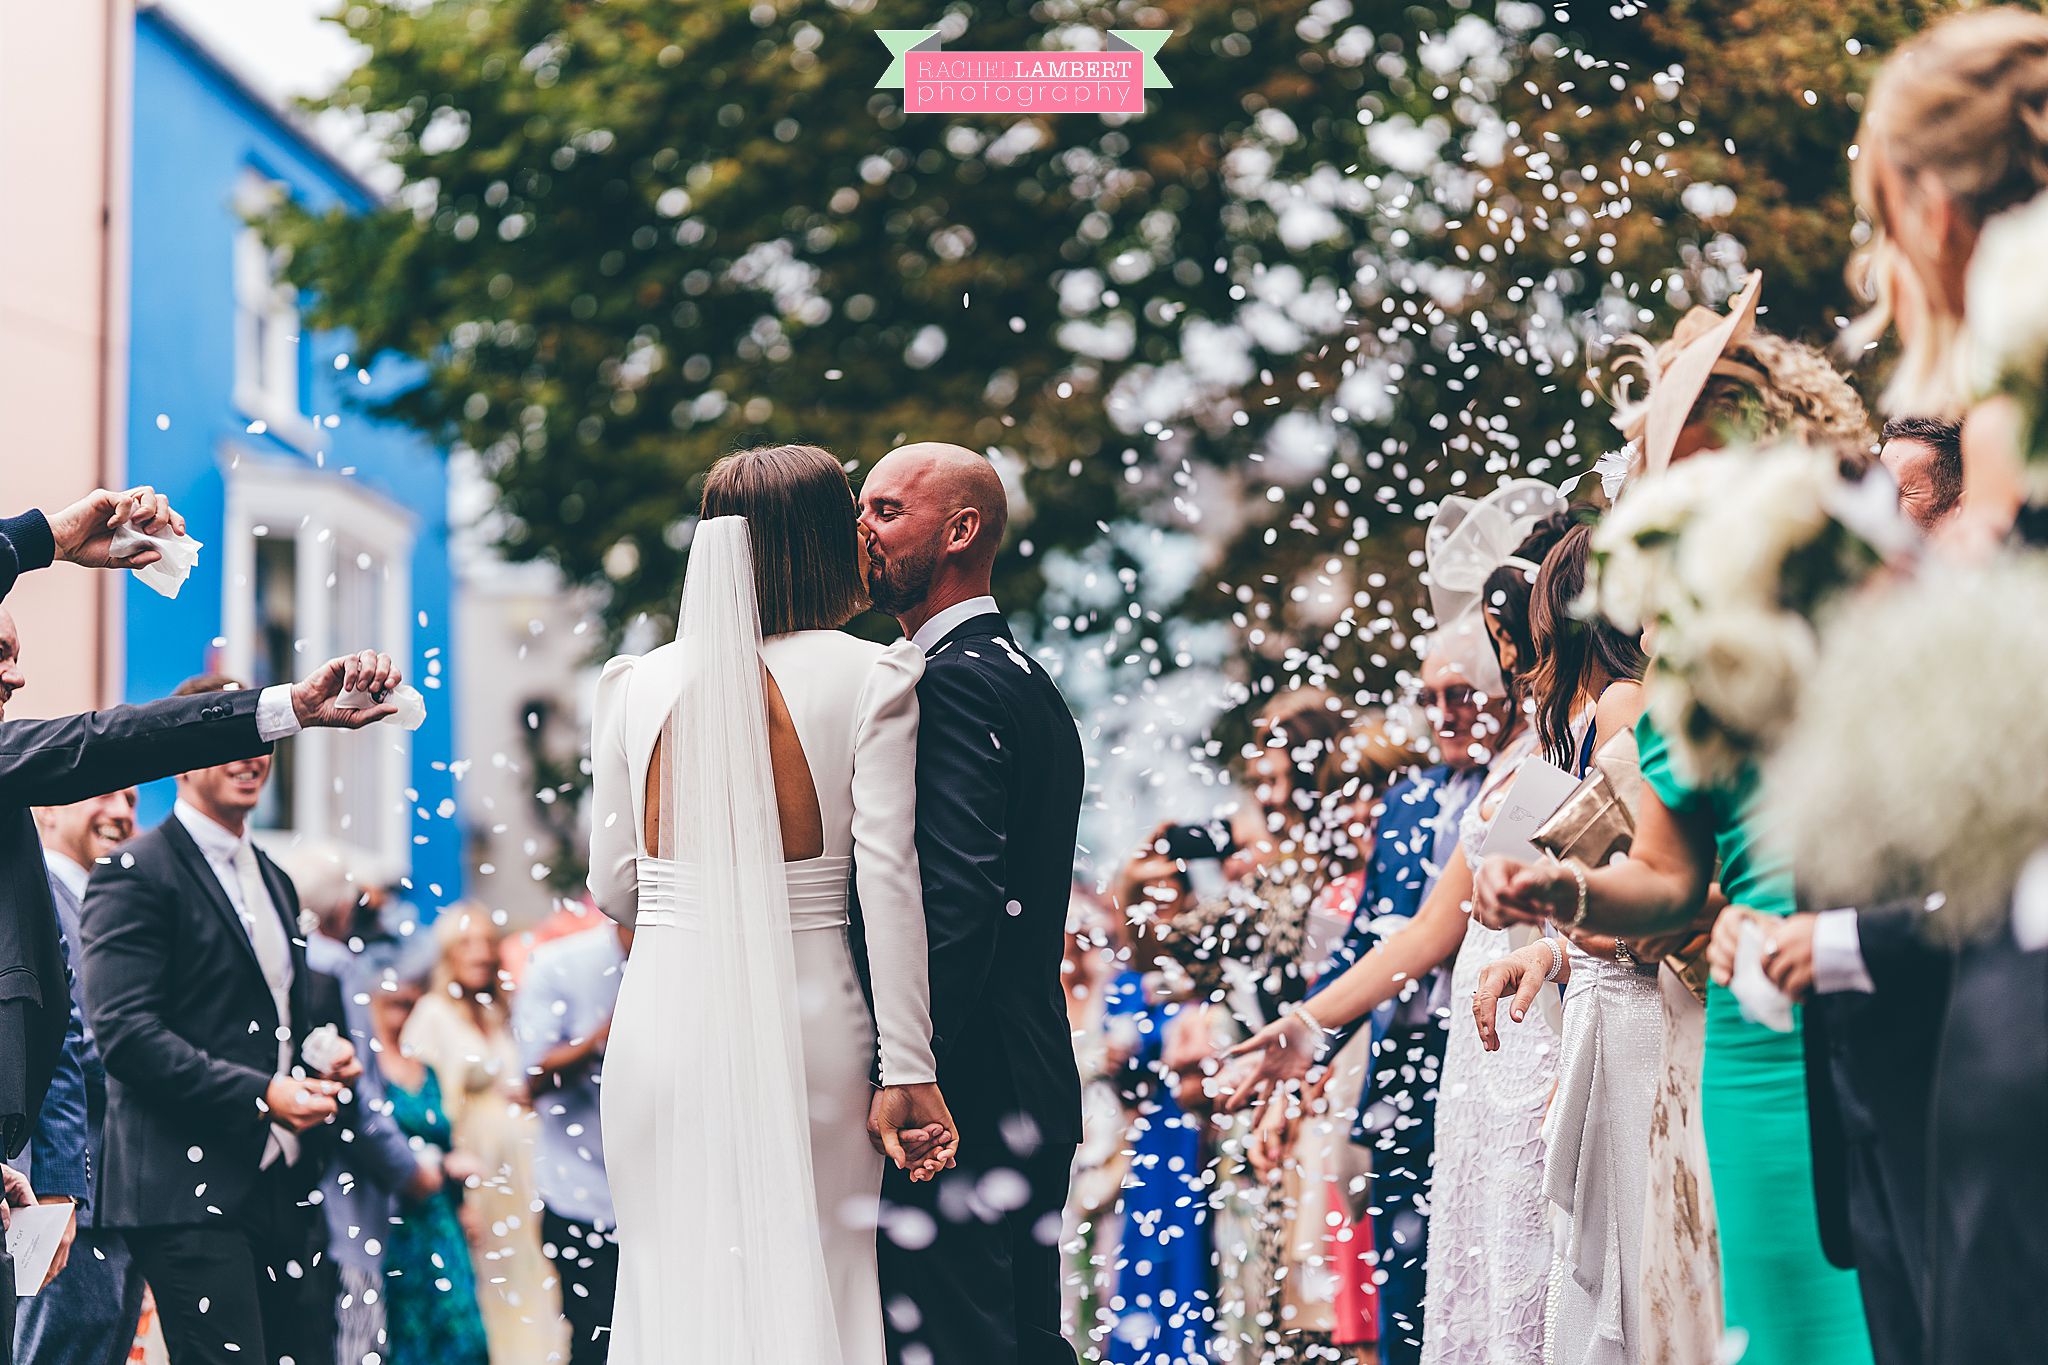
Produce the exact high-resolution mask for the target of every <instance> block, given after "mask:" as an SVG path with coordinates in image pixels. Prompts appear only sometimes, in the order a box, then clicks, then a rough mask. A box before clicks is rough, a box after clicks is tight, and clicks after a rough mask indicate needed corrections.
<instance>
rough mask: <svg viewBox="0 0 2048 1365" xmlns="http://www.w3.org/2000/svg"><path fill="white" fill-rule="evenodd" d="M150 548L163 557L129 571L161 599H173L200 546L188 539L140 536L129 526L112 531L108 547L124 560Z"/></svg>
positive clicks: (115, 555)
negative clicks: (162, 596)
mask: <svg viewBox="0 0 2048 1365" xmlns="http://www.w3.org/2000/svg"><path fill="white" fill-rule="evenodd" d="M150 548H154V549H155V550H156V552H157V553H158V554H160V555H162V556H163V558H162V559H159V560H157V561H156V563H154V564H145V565H143V566H142V567H141V568H139V569H131V570H129V572H130V573H133V574H134V575H135V576H136V577H137V578H139V579H141V580H142V581H143V582H145V583H147V584H148V585H149V586H150V587H152V588H154V589H155V590H156V591H157V592H159V593H161V594H163V595H164V596H165V597H176V596H177V595H178V589H180V588H182V587H184V586H185V577H186V575H187V574H190V573H191V572H192V566H193V565H195V564H197V563H198V562H199V551H200V548H201V546H200V543H199V542H198V541H196V540H194V539H192V537H190V536H179V535H161V536H151V535H144V534H143V533H142V532H140V531H138V530H136V529H135V528H134V527H133V526H119V527H116V528H115V529H114V539H113V541H112V543H111V544H110V546H109V547H108V549H109V553H111V554H112V555H113V556H114V557H115V558H116V559H126V558H127V557H128V556H129V555H132V554H135V553H137V552H138V551H141V550H144V549H150Z"/></svg>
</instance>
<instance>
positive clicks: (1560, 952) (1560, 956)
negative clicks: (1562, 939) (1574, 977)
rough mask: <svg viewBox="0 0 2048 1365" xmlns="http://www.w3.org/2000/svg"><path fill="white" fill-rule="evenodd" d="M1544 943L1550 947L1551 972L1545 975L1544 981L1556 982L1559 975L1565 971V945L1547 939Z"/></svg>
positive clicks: (1552, 939)
mask: <svg viewBox="0 0 2048 1365" xmlns="http://www.w3.org/2000/svg"><path fill="white" fill-rule="evenodd" d="M1543 941H1544V943H1546V944H1548V945H1549V947H1550V970H1549V971H1547V972H1545V973H1544V974H1543V979H1544V980H1545V981H1555V980H1557V974H1558V973H1559V972H1561V971H1563V970H1564V945H1563V944H1561V943H1559V942H1558V941H1557V940H1556V939H1554V938H1548V937H1546V938H1545V939H1544V940H1543Z"/></svg>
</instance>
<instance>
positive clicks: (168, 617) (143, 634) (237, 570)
mask: <svg viewBox="0 0 2048 1365" xmlns="http://www.w3.org/2000/svg"><path fill="white" fill-rule="evenodd" d="M133 109H134V127H133V150H132V158H131V165H132V199H131V201H130V202H131V204H132V207H133V226H132V231H131V233H130V241H131V243H132V247H131V253H130V263H129V265H130V282H129V300H130V305H129V332H130V336H129V365H128V374H129V390H128V403H127V423H128V431H127V450H128V478H129V481H130V482H132V483H150V484H154V485H155V486H156V487H157V488H158V489H159V490H160V491H162V492H164V493H166V494H168V495H169V496H170V498H171V501H172V503H173V505H175V506H176V507H178V508H179V509H180V510H181V511H183V512H184V514H185V516H186V518H187V521H188V524H189V527H190V530H191V533H192V534H193V535H194V536H195V537H196V538H198V539H199V540H200V541H202V542H203V543H204V545H205V549H204V550H203V551H202V552H201V555H200V562H199V567H198V568H197V570H195V571H194V573H193V575H192V577H191V579H190V580H189V581H188V582H187V583H186V584H185V587H184V590H183V591H182V592H181V593H180V594H179V596H178V597H177V598H176V599H175V600H167V599H165V598H162V597H159V596H157V595H156V594H155V593H154V592H153V591H151V590H150V589H149V588H148V587H147V586H145V585H143V584H142V583H140V582H136V581H134V580H132V579H131V580H129V582H128V583H127V586H126V601H125V603H124V604H123V612H122V620H123V621H124V622H125V625H124V628H123V629H124V645H125V649H124V653H125V661H126V662H125V678H124V691H125V695H126V696H127V697H128V698H130V699H143V698H149V697H159V696H163V695H164V694H166V693H167V692H169V691H170V690H171V689H172V688H173V687H175V686H176V685H177V684H178V682H179V681H180V680H182V679H184V678H186V677H188V676H190V675H192V674H194V673H198V672H201V671H204V670H218V671H222V672H226V673H229V674H231V675H234V676H236V677H239V678H242V679H243V680H245V681H247V682H250V683H251V684H253V685H255V686H259V687H260V686H263V685H266V684H268V683H272V682H282V681H287V680H289V679H292V678H296V677H299V676H302V675H303V674H304V673H305V672H307V671H308V670H309V669H310V668H311V667H312V666H313V665H314V664H316V663H318V662H320V661H321V660H324V659H326V658H328V657H330V656H332V655H334V654H337V653H342V652H345V651H347V650H351V649H358V648H364V647H373V648H381V649H386V650H389V651H390V652H391V653H392V654H393V655H395V656H396V657H397V658H398V659H399V660H400V661H401V663H402V664H403V665H404V666H405V668H406V672H407V676H408V677H410V678H411V679H413V680H414V682H415V683H416V684H417V685H418V686H419V687H420V689H421V691H422V692H423V693H424V694H425V696H426V699H427V721H426V724H425V725H423V726H422V727H421V728H420V729H419V730H418V731H416V732H413V733H411V734H408V733H406V732H405V731H403V730H400V729H398V728H397V727H396V726H392V725H378V726H373V727H371V728H370V729H369V730H367V731H364V732H361V733H352V734H351V733H337V732H334V731H317V732H312V733H309V734H306V735H302V736H300V737H298V738H295V739H293V740H290V741H288V742H287V743H286V744H284V745H283V746H280V750H279V755H278V761H277V766H276V768H275V770H274V774H273V778H272V781H271V786H270V791H269V793H268V795H267V798H266V805H265V807H264V808H263V810H261V811H260V812H259V815H258V820H257V823H258V825H259V826H261V827H263V828H265V829H268V830H270V831H272V833H271V834H268V835H259V837H260V838H263V839H264V840H265V841H266V842H268V841H270V840H273V839H275V840H280V841H283V840H289V839H290V838H291V837H292V836H294V835H297V836H300V837H304V838H309V839H316V840H324V841H330V842H333V843H336V844H340V845H342V846H344V847H346V848H347V849H349V850H350V851H351V852H352V853H353V854H355V855H357V861H358V863H359V865H361V866H362V867H363V868H364V870H365V872H366V873H367V874H369V875H372V876H376V877H378V878H379V879H381V880H399V879H401V878H402V879H405V880H407V881H409V882H410V883H411V885H412V892H411V895H410V899H412V900H413V901H414V902H415V903H416V904H417V905H418V906H419V907H420V908H421V909H422V910H423V911H427V912H429V913H431V912H432V910H434V909H436V908H438V907H439V906H441V905H443V904H445V903H447V902H448V901H450V900H453V899H455V898H456V897H457V896H459V895H460V894H461V891H462V885H463V848H462V838H461V832H460V829H459V827H458V823H457V821H456V820H455V819H454V818H453V817H454V809H455V805H454V795H455V793H454V779H453V776H452V775H451V773H450V770H449V769H450V762H451V760H452V758H453V752H452V751H453V746H454V734H455V730H454V717H453V715H452V714H451V713H452V710H453V707H452V702H453V698H454V695H455V694H454V690H453V681H454V680H453V660H452V659H451V658H450V657H449V653H450V648H449V647H450V643H451V641H452V639H453V634H454V632H453V624H454V623H453V621H452V619H451V617H452V607H453V586H452V582H451V574H450V569H449V551H448V534H447V521H448V515H447V512H448V508H447V502H448V498H447V490H448V474H447V467H446V462H445V460H444V457H443V453H442V452H441V451H439V450H437V449H436V448H435V447H434V446H432V445H431V444H429V443H428V442H426V441H425V440H423V439H422V438H421V437H419V436H418V435H416V434H414V433H412V432H409V431H407V430H404V429H401V428H397V427H394V426H390V425H386V424H380V423H376V422H373V421H371V420H370V419H368V418H366V417H365V416H363V415H362V414H361V413H360V411H357V410H354V409H352V408H351V407H350V406H348V404H347V401H346V399H345V397H344V395H345V394H354V393H370V394H374V393H377V392H379V391H384V390H388V389H389V388H390V387H391V386H394V385H403V384H405V383H408V382H410V380H411V378H412V371H411V367H410V366H408V365H407V364H405V363H402V362H392V361H389V360H386V361H384V362H382V363H379V364H375V365H370V366H369V367H368V368H367V369H365V368H363V366H364V358H362V357H358V356H355V355H353V354H352V353H351V351H350V345H349V338H348V337H347V336H346V335H339V334H310V333H309V334H303V335H302V334H301V332H300V329H299V317H298V310H297V307H296V299H295V297H294V295H293V293H292V291H290V290H289V289H285V288H281V287H280V286H279V284H278V282H277V278H276V273H275V270H274V263H273V262H272V260H271V259H270V256H269V254H268V252H267V251H266V249H265V247H264V246H263V244H262V243H261V241H260V240H259V239H258V238H257V237H256V235H255V234H254V233H253V232H251V231H250V230H249V229H248V228H247V227H246V226H245V224H244V220H243V214H244V213H245V212H246V211H247V210H248V209H249V208H251V207H252V206H255V205H259V204H261V203H262V202H263V201H264V200H265V199H266V198H267V197H269V196H273V195H288V196H290V197H291V198H293V199H295V200H297V201H299V202H301V203H303V204H306V205H308V206H310V207H313V208H315V209H324V208H327V207H330V206H332V205H335V204H342V205H346V206H349V207H351V208H355V209H362V208H366V207H368V206H370V205H371V204H372V203H373V201H374V198H375V196H374V194H373V192H372V191H371V190H370V189H369V188H368V187H367V186H365V185H364V184H363V183H362V181H361V180H359V179H358V178H357V177H356V176H355V175H353V174H352V173H351V172H350V171H349V170H348V169H347V168H346V167H345V166H343V165H342V164H340V163H339V162H338V161H336V160H335V159H334V158H333V157H332V156H330V155H329V154H327V153H326V152H325V151H323V150H322V149H321V148H320V147H319V146H318V144H316V143H315V142H314V141H313V140H312V139H311V138H310V137H308V136H307V135H306V133H305V132H304V131H302V130H301V129H300V128H299V127H298V126H297V125H296V123H295V122H294V120H292V119H291V118H290V117H288V116H286V115H285V114H283V113H281V112H280V111H279V110H277V109H276V108H274V107H272V106H271V105H270V104H269V103H267V102H266V101H265V100H264V99H262V98H261V97H259V96H258V95H257V94H256V93H255V92H254V91H252V90H251V89H250V88H249V87H248V86H247V85H245V84H244V83H243V82H242V81H240V80H239V79H237V78H236V76H235V75H234V74H233V73H232V72H231V71H229V70H228V69H227V67H226V66H224V65H223V64H222V63H221V62H220V60H219V59H218V58H216V57H215V56H214V55H212V54H211V53H209V52H208V51H207V50H206V49H205V48H204V47H203V46H202V45H201V44H200V43H199V42H198V41H197V40H196V39H195V38H193V37H192V36H191V35H190V34H189V33H188V32H187V31H185V30H184V29H182V28H180V27H179V26H178V25H177V23H176V22H175V21H174V20H172V19H170V18H169V17H167V16H165V15H164V14H163V13H162V12H161V11H160V10H157V9H143V10H142V11H141V12H140V14H139V15H138V16H137V18H136V32H135V59H134V101H133ZM173 797H174V792H173V791H172V789H171V784H170V783H168V782H163V783H158V784H156V786H155V789H153V790H150V791H147V792H145V793H144V801H143V811H142V815H143V817H144V818H145V819H146V820H149V821H152V822H153V821H155V820H157V819H161V818H162V817H163V816H164V815H166V814H167V813H168V812H169V809H170V804H171V801H172V799H173Z"/></svg>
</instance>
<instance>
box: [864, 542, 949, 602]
mask: <svg viewBox="0 0 2048 1365" xmlns="http://www.w3.org/2000/svg"><path fill="white" fill-rule="evenodd" d="M938 562H939V556H938V551H937V549H936V548H934V547H932V546H926V547H925V548H924V549H922V550H920V551H918V552H917V553H915V554H912V555H909V556H905V557H899V558H896V559H876V558H875V557H874V556H872V555H870V556H869V557H868V600H869V601H870V602H873V603H874V604H875V610H877V611H882V612H887V613H888V614H889V615H891V616H901V615H902V614H903V613H904V612H906V611H909V610H911V609H912V608H914V607H916V606H918V605H919V604H920V603H922V602H923V601H924V600H925V598H927V597H929V596H931V592H932V574H933V573H934V571H935V570H936V569H937V567H938Z"/></svg>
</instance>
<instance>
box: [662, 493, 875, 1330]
mask: <svg viewBox="0 0 2048 1365" xmlns="http://www.w3.org/2000/svg"><path fill="white" fill-rule="evenodd" d="M676 641H677V644H678V646H679V649H678V653H679V655H680V656H681V661H682V669H683V681H682V686H681V689H680V690H679V692H678V693H677V697H676V705H675V711H674V713H673V714H672V715H671V716H670V718H669V722H668V727H667V729H666V731H665V732H664V736H663V748H664V751H665V755H664V758H663V763H662V807H661V821H660V828H659V832H658V847H657V852H658V854H659V856H661V857H662V858H666V859H672V860H673V861H674V862H675V863H677V864H678V865H679V866H678V869H677V871H678V879H679V883H680V885H679V886H678V888H677V890H678V904H679V906H680V907H681V908H682V914H683V915H684V917H685V921H686V922H687V923H692V924H695V925H697V926H699V928H698V932H696V933H694V934H686V935H683V936H680V937H679V938H678V942H679V943H680V944H681V945H683V946H682V950H681V951H679V952H678V953H676V954H675V955H674V959H673V961H672V962H671V963H670V964H669V970H668V971H667V972H666V973H665V974H664V975H665V979H664V981H663V985H662V988H663V989H664V990H673V991H674V992H676V996H675V999H676V1001H677V1003H678V1005H680V1006H681V1007H682V1008H680V1009H679V1010H678V1011H677V1013H678V1016H679V1017H684V1018H687V1017H689V1016H690V1015H692V1014H694V1016H695V1018H696V1020H697V1022H698V1025H699V1026H698V1027H697V1028H696V1029H695V1030H694V1031H693V1032H691V1033H690V1034H688V1035H687V1036H682V1037H677V1038H673V1039H669V1040H666V1043H667V1045H668V1046H669V1047H670V1048H672V1049H673V1051H672V1054H671V1055H672V1056H673V1058H674V1059H675V1065H676V1067H677V1080H678V1082H679V1084H678V1085H677V1086H676V1087H675V1090H674V1100H673V1103H672V1105H671V1106H670V1107H669V1109H668V1111H667V1112H666V1113H665V1114H664V1115H663V1117H662V1120H661V1123H663V1124H665V1126H666V1127H667V1129H668V1131H667V1132H658V1133H656V1134H655V1138H656V1141H657V1143H658V1144H659V1145H658V1147H657V1150H658V1151H659V1152H660V1153H661V1157H660V1158H659V1160H660V1168H661V1175H662V1179H663V1181H664V1182H665V1183H669V1188H668V1189H666V1190H657V1191H654V1192H652V1193H653V1194H654V1196H655V1197H654V1199H653V1200H652V1201H651V1202H650V1204H649V1205H648V1207H650V1208H654V1209H688V1210H691V1211H692V1213H691V1215H690V1218H689V1224H688V1226H684V1227H669V1228H664V1229H662V1231H661V1233H660V1234H659V1236H658V1238H657V1239H656V1240H657V1241H658V1243H659V1244H660V1245H661V1246H662V1247H663V1248H664V1254H665V1255H666V1256H667V1257H669V1258H671V1259H672V1260H673V1262H674V1263H673V1264H671V1265H666V1266H663V1267H662V1283H664V1284H669V1285H673V1286H674V1287H675V1289H676V1291H677V1293H678V1295H679V1296H680V1295H681V1294H683V1293H687V1294H688V1296H689V1300H690V1301H691V1302H693V1303H695V1304H698V1305H707V1306H708V1311H699V1312H696V1313H693V1314H690V1315H688V1317H689V1320H688V1321H679V1319H681V1318H682V1317H683V1316H684V1315H682V1314H678V1313H666V1314H663V1315H662V1316H663V1317H664V1318H666V1319H667V1320H668V1325H669V1327H670V1329H671V1334H672V1335H674V1336H677V1337H679V1338H680V1339H675V1340H670V1341H668V1342H663V1343H659V1347H658V1348H659V1349H660V1350H661V1352H662V1355H663V1358H665V1359H669V1360H676V1361H702V1362H705V1363H706V1365H710V1362H719V1365H730V1363H732V1362H740V1363H741V1365H745V1363H746V1362H762V1363H763V1365H766V1362H771V1361H773V1362H783V1361H801V1362H805V1363H806V1365H809V1363H810V1362H821V1363H822V1365H839V1361H840V1359H841V1356H840V1351H839V1338H838V1333H837V1330H836V1328H835V1325H834V1319H833V1311H832V1300H831V1293H830V1289H829V1281H828V1279H827V1277H826V1271H825V1258H824V1250H823V1246H822V1244H821V1242H820V1239H819V1227H818V1209H817V1203H816V1193H815V1189H814V1186H813V1184H812V1178H811V1138H810V1122H809V1105H808V1102H807V1099H806V1092H805V1085H804V1057H803V1040H802V1036H801V1033H800V1025H799V1016H798V1013H797V1010H798V1003H797V984H796V959H795V948H794V945H793V944H792V942H791V939H790V913H789V888H788V883H787V881H786V880H785V877H784V872H783V866H782V833H781V827H780V824H779V821H778V817H777V813H776V802H775V771H774V765H773V761H772V759H771V757H770V753H769V744H768V711H767V702H766V699H765V696H764V681H763V672H764V670H763V665H762V663H761V657H760V649H761V618H760V610H759V607H758V605H757V603H756V599H755V585H754V555H753V542H752V538H751V537H750V536H749V534H748V531H747V522H746V518H744V517H736V516H732V517H712V518H709V519H707V520H705V521H703V522H701V523H700V524H699V525H698V527H697V533H696V538H695V539H694V541H693V542H692V543H691V547H690V564H689V572H688V574H687V575H686V576H685V578H684V583H683V601H682V609H681V611H680V613H679V615H678V619H677V626H676ZM692 1005H694V1007H695V1008H694V1009H693V1008H692ZM685 1078H687V1080H685ZM650 1344H652V1343H650Z"/></svg>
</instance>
